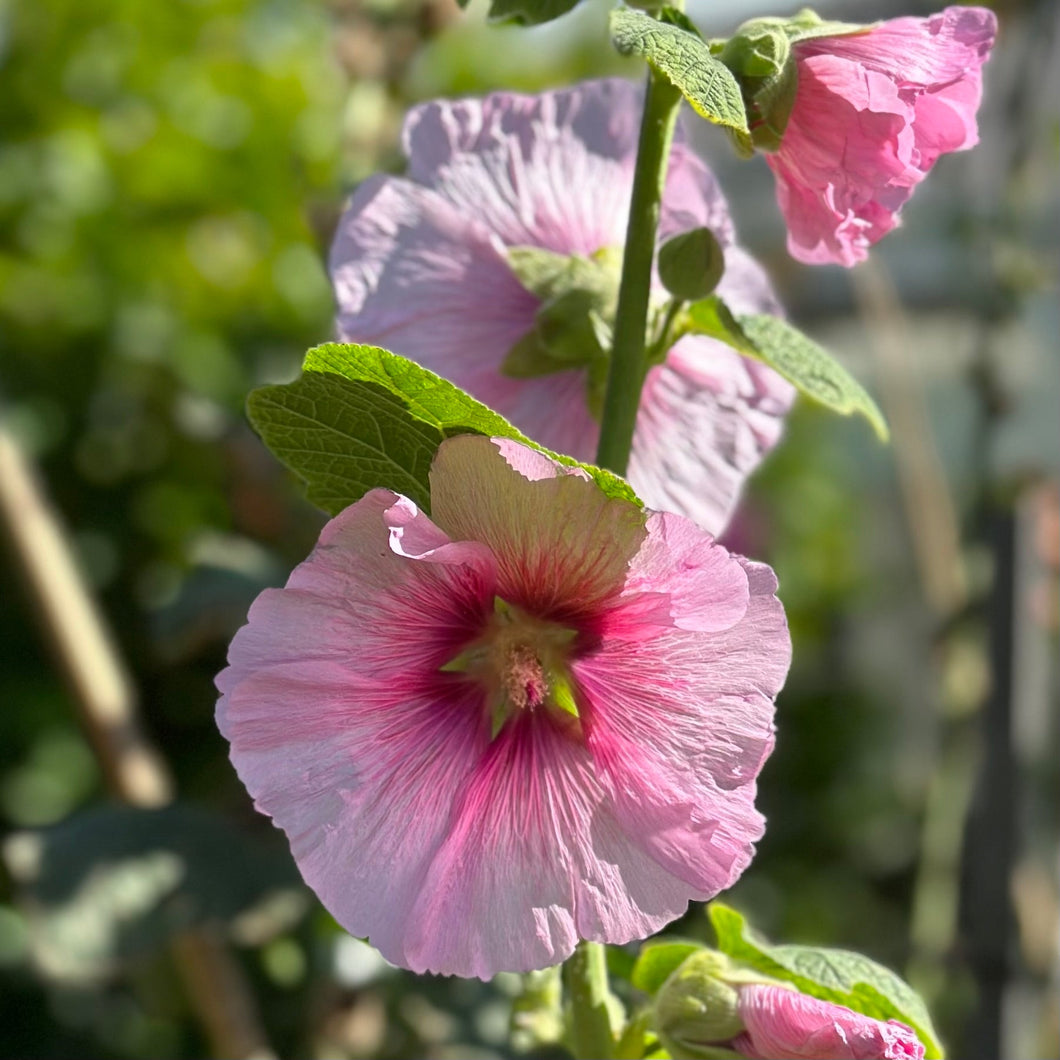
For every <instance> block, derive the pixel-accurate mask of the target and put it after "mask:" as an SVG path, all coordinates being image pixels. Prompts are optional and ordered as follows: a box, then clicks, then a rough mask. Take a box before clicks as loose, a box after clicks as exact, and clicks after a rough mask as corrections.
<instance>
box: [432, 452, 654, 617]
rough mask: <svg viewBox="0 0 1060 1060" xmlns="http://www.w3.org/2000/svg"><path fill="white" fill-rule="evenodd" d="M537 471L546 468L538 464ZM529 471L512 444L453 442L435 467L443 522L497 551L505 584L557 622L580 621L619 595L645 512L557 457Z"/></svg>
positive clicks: (508, 596)
mask: <svg viewBox="0 0 1060 1060" xmlns="http://www.w3.org/2000/svg"><path fill="white" fill-rule="evenodd" d="M535 468H536V470H535V471H534V474H535V475H541V474H543V472H544V467H543V465H540V463H538V464H536V465H535ZM553 469H554V470H553V476H554V477H549V478H546V477H536V478H527V477H526V476H525V475H523V474H522V473H521V472H520V471H519V470H517V469H516V468H515V467H513V466H512V464H511V463H509V461H508V459H506V458H505V456H504V445H503V444H498V442H495V441H493V440H491V439H489V438H483V437H481V436H479V435H460V436H459V437H456V438H450V439H448V440H447V441H445V442H443V443H442V445H441V446H440V448H439V449H438V453H437V455H436V456H435V458H434V463H433V465H432V466H431V510H432V512H433V515H434V519H435V521H436V522H437V523H438V525H439V526H440V527H442V529H443V530H445V532H446V533H447V534H449V535H450V536H451V537H452V538H454V539H458V540H472V541H481V542H484V543H485V544H487V545H488V546H489V548H490V550H491V551H492V553H493V555H494V556H495V557H496V562H497V592H498V593H499V594H500V596H502V597H503V598H504V599H505V600H506V601H507V602H508V603H510V604H516V605H518V606H520V607H523V608H526V609H528V610H530V611H532V612H533V613H535V614H538V615H541V616H544V617H549V618H552V619H554V620H556V621H570V622H574V621H577V620H579V618H580V617H581V616H586V615H591V614H593V613H595V612H596V611H598V610H599V608H600V607H601V606H602V605H603V604H604V603H605V602H607V601H610V600H613V599H615V598H617V597H618V595H619V594H620V593H621V591H622V587H623V585H624V583H625V578H626V571H627V568H628V566H629V562H630V560H631V559H632V558H633V556H635V555H636V553H637V550H638V549H639V548H640V545H641V542H642V541H643V540H644V537H645V533H646V531H645V528H644V520H645V516H644V513H643V512H642V511H641V510H640V509H639V508H637V507H636V505H634V504H632V503H630V502H627V501H620V500H614V499H612V498H610V497H608V496H607V495H606V494H605V493H604V492H603V491H602V490H601V489H600V488H599V487H598V486H597V485H596V484H595V483H594V482H593V481H591V480H590V479H587V478H585V477H583V476H582V475H579V474H570V473H569V472H568V471H567V470H566V469H563V468H561V467H560V466H559V465H558V464H553Z"/></svg>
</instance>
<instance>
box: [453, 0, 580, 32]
mask: <svg viewBox="0 0 1060 1060" xmlns="http://www.w3.org/2000/svg"><path fill="white" fill-rule="evenodd" d="M457 3H459V4H460V6H461V7H466V6H467V4H468V0H457ZM577 3H578V0H493V2H492V3H491V4H490V10H489V16H488V17H489V20H490V21H491V22H514V23H516V24H517V25H520V26H538V25H540V24H541V23H542V22H551V21H552V20H553V19H555V18H559V17H560V15H565V14H566V13H567V12H568V11H570V10H571V9H572V8H574V7H575V6H576V5H577Z"/></svg>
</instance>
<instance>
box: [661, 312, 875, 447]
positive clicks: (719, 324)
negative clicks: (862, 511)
mask: <svg viewBox="0 0 1060 1060" xmlns="http://www.w3.org/2000/svg"><path fill="white" fill-rule="evenodd" d="M680 332H681V333H684V334H689V333H692V334H696V335H709V336H710V337H711V338H715V339H720V340H721V341H722V342H726V343H728V344H729V345H730V346H732V347H733V348H734V349H736V350H739V352H740V353H742V354H743V355H744V356H745V357H753V358H755V359H756V360H759V361H762V362H763V363H765V364H768V365H769V367H770V368H772V369H773V370H774V371H776V372H778V373H779V374H780V375H782V376H783V377H784V378H785V379H787V380H788V381H789V382H790V383H793V384H794V385H795V386H796V387H798V389H799V390H800V391H801V392H802V393H803V394H805V395H806V396H807V397H809V398H812V399H813V400H814V401H816V402H818V403H819V404H821V405H824V406H825V408H829V409H831V410H832V411H833V412H839V413H841V414H842V415H844V416H849V415H851V414H852V413H855V412H858V413H861V415H862V416H864V417H865V418H866V419H867V420H868V421H869V423H871V424H872V427H873V429H874V430H875V431H876V434H877V436H878V437H879V438H880V440H881V441H884V442H885V441H887V439H888V438H889V437H890V432H889V431H888V429H887V421H886V420H885V419H884V417H883V413H882V412H881V411H880V408H879V406H878V405H877V404H876V402H875V401H874V400H873V399H872V397H871V396H870V395H869V393H868V391H867V390H865V388H864V387H863V386H862V385H861V384H860V383H859V382H858V381H857V380H856V379H855V378H854V377H853V376H852V375H851V374H850V373H849V372H848V371H847V370H846V369H845V368H844V367H843V366H842V365H841V364H840V363H839V362H838V361H837V360H836V359H835V358H834V357H833V356H832V355H831V354H830V353H829V352H828V351H827V350H825V349H824V348H823V347H822V346H819V345H818V344H817V343H816V342H814V341H813V340H812V339H810V338H809V337H808V336H806V335H804V334H803V333H802V332H801V331H799V330H798V328H796V327H793V326H792V325H791V324H789V323H788V322H787V321H786V320H782V319H781V318H780V317H775V316H771V315H769V314H767V313H742V314H740V315H738V316H737V315H734V314H733V313H732V312H731V311H730V310H729V308H728V306H726V305H725V303H724V302H723V301H722V300H721V299H720V298H717V297H716V296H712V297H710V298H705V299H703V300H702V301H700V302H696V303H695V304H694V305H691V306H689V307H688V309H687V311H686V314H685V317H684V318H683V320H682V323H681V328H680Z"/></svg>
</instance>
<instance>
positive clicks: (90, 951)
mask: <svg viewBox="0 0 1060 1060" xmlns="http://www.w3.org/2000/svg"><path fill="white" fill-rule="evenodd" d="M4 860H5V862H6V863H7V866H8V869H9V870H10V872H11V875H12V877H13V878H14V879H15V881H16V882H17V884H18V885H19V892H20V897H21V898H22V900H23V902H24V904H25V909H26V912H27V915H28V917H29V919H30V921H31V923H32V924H33V926H34V930H33V932H32V946H33V955H34V959H35V961H36V963H37V965H38V967H39V968H40V969H41V970H42V971H43V972H44V973H45V974H46V975H48V976H49V977H51V978H54V979H57V980H62V981H67V982H91V981H94V980H98V979H100V978H102V977H104V976H106V975H108V974H110V973H111V972H113V971H115V970H116V969H117V968H118V967H120V966H121V964H122V963H123V962H124V961H126V960H128V959H131V958H134V957H137V956H140V955H143V954H146V953H149V952H151V951H153V950H155V949H157V948H158V947H160V946H162V945H164V944H165V943H166V942H167V941H168V939H169V938H170V936H171V935H173V934H174V933H176V932H179V931H184V930H186V929H187V928H189V927H192V926H194V925H196V924H201V923H204V922H207V921H211V922H221V923H232V922H233V921H237V920H243V919H247V920H248V921H252V920H253V919H254V917H257V930H256V935H255V941H258V942H260V941H264V939H265V938H266V937H269V936H270V934H275V933H276V932H277V931H280V930H286V929H287V928H289V927H290V925H291V922H292V919H293V918H297V917H298V916H300V915H301V914H302V913H303V912H304V911H305V909H306V908H307V905H308V892H306V891H305V889H304V887H303V886H302V884H301V882H300V879H299V876H298V872H297V870H296V869H295V867H294V863H293V861H292V860H291V857H290V855H289V853H288V851H287V850H286V847H285V846H284V844H283V843H282V841H281V840H279V838H277V842H276V843H275V844H274V845H269V846H265V845H264V844H262V843H259V842H257V841H255V840H252V839H251V838H249V837H247V836H246V835H244V834H243V833H242V832H241V831H240V830H239V829H237V828H236V827H234V826H233V825H232V824H231V823H230V822H228V821H227V820H226V819H224V818H222V817H220V816H217V815H215V814H212V813H210V812H209V811H207V810H205V809H202V808H200V807H197V806H189V805H182V804H181V805H176V806H168V807H165V808H163V809H158V810H144V809H136V808H133V807H128V806H103V807H98V808H95V809H91V810H87V811H85V812H83V813H79V814H75V815H74V816H73V817H71V818H70V819H69V820H67V821H64V822H63V823H62V824H60V825H56V826H55V827H53V828H47V829H41V830H39V831H33V832H22V833H17V834H15V835H14V836H11V837H9V838H8V840H7V841H6V842H5V844H4ZM284 895H286V896H287V898H286V900H282V899H283V896H284ZM278 899H281V900H279V901H278ZM266 907H267V908H266ZM259 914H260V915H259ZM270 917H271V924H272V928H271V929H270V927H269V923H266V921H269V920H270Z"/></svg>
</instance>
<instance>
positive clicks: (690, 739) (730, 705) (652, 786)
mask: <svg viewBox="0 0 1060 1060" xmlns="http://www.w3.org/2000/svg"><path fill="white" fill-rule="evenodd" d="M730 562H732V563H734V564H739V565H740V567H741V568H742V572H743V573H744V574H745V576H746V579H747V587H748V591H749V597H748V599H747V607H746V611H745V614H744V616H743V618H742V619H741V620H740V621H738V622H737V623H735V624H734V625H732V626H731V627H729V628H728V629H725V630H722V631H720V632H714V633H692V632H685V631H683V630H680V629H672V630H670V631H667V632H661V633H660V634H659V635H658V636H656V637H646V636H644V635H643V634H642V633H641V632H640V631H637V630H636V629H634V631H633V636H629V631H628V630H627V628H626V627H627V623H628V616H626V615H624V614H623V613H622V610H621V609H618V610H617V611H616V613H615V615H614V616H612V618H611V620H605V621H604V622H603V623H602V624H601V626H600V631H601V638H602V643H601V645H600V647H599V649H598V650H597V651H595V652H593V653H592V654H591V655H586V656H584V657H582V658H578V659H576V660H575V661H574V662H573V664H572V672H573V674H574V676H575V679H576V681H577V684H578V688H579V689H580V691H581V694H582V695H583V697H584V701H585V704H586V706H585V710H584V716H583V724H584V727H585V731H586V736H587V740H588V744H589V749H590V751H591V753H592V755H593V760H594V762H595V763H596V766H597V769H598V772H599V773H600V775H601V776H602V777H603V778H605V782H606V784H607V785H608V789H609V791H610V793H611V795H612V797H613V799H614V801H615V805H616V811H617V816H618V820H619V822H620V823H621V824H622V825H623V826H624V827H625V828H626V829H627V830H628V832H629V833H630V835H632V836H634V837H636V839H637V842H638V843H639V844H640V845H641V846H642V847H643V849H644V850H646V851H647V852H649V853H650V854H651V855H652V857H654V858H655V859H656V860H657V861H659V863H660V864H662V865H663V866H664V867H665V868H667V869H668V870H669V871H670V872H672V873H673V874H674V875H676V876H678V877H680V878H681V879H682V880H685V881H686V882H687V883H688V884H689V885H690V886H692V887H693V888H695V893H696V896H697V897H700V898H705V897H710V896H712V895H714V894H716V893H718V891H720V890H722V889H723V888H724V887H727V886H728V885H729V884H731V883H732V882H733V881H734V880H735V879H736V878H737V877H738V876H739V874H740V873H741V872H742V871H743V869H744V868H745V867H746V866H747V864H748V863H749V862H750V860H751V857H752V856H753V852H754V848H753V843H754V842H755V840H757V839H758V838H759V836H760V835H761V833H762V827H763V822H762V818H761V816H760V815H759V814H758V813H757V812H756V811H755V809H754V797H755V778H756V777H757V774H758V772H759V770H760V768H761V765H762V762H763V760H764V759H765V757H766V756H767V755H768V754H769V752H770V750H771V749H772V747H773V699H774V698H775V696H776V694H777V692H778V691H779V690H780V688H781V686H782V685H783V683H784V678H785V676H786V674H787V667H788V663H789V661H790V656H791V644H790V639H789V636H788V631H787V624H786V622H785V619H784V612H783V608H782V607H781V605H780V603H779V601H778V600H777V599H776V596H775V591H776V579H775V578H774V577H773V574H772V572H771V571H770V570H769V568H768V567H764V566H762V565H760V564H753V563H750V562H748V561H746V560H743V559H741V558H739V557H731V559H730ZM649 689H650V691H649Z"/></svg>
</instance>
